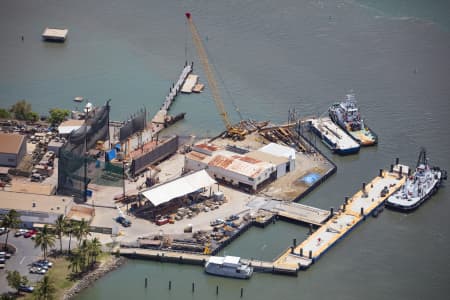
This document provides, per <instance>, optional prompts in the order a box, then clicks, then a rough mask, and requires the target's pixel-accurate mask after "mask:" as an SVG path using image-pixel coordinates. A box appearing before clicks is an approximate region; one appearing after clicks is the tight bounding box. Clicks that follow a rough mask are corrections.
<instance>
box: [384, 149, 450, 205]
mask: <svg viewBox="0 0 450 300" xmlns="http://www.w3.org/2000/svg"><path fill="white" fill-rule="evenodd" d="M446 179H447V172H446V171H445V170H441V169H440V168H439V167H432V166H430V164H429V162H428V158H427V155H426V150H425V149H424V148H422V149H421V151H420V154H419V159H418V161H417V166H416V170H415V172H414V173H413V174H412V175H409V176H408V178H407V180H406V181H405V184H404V185H403V186H402V187H401V188H400V189H399V190H398V191H397V192H395V193H394V194H393V195H392V196H390V197H389V198H388V199H387V200H386V206H387V207H389V208H393V209H397V210H401V211H411V210H414V209H416V208H417V207H419V206H420V205H421V204H422V203H424V202H425V201H426V200H428V199H429V198H430V197H431V196H432V195H433V194H434V193H436V192H437V190H438V189H439V187H440V185H441V182H442V180H446Z"/></svg>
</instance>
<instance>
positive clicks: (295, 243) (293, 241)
mask: <svg viewBox="0 0 450 300" xmlns="http://www.w3.org/2000/svg"><path fill="white" fill-rule="evenodd" d="M292 244H293V245H294V248H295V247H296V246H297V239H293V240H292Z"/></svg>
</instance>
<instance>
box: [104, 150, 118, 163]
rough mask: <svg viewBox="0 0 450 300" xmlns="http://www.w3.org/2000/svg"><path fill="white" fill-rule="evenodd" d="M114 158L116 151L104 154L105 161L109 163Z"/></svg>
mask: <svg viewBox="0 0 450 300" xmlns="http://www.w3.org/2000/svg"><path fill="white" fill-rule="evenodd" d="M114 158H116V149H111V150H109V151H107V152H106V153H105V160H106V161H111V160H113V159H114Z"/></svg>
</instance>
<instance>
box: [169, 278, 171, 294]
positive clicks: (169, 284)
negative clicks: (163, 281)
mask: <svg viewBox="0 0 450 300" xmlns="http://www.w3.org/2000/svg"><path fill="white" fill-rule="evenodd" d="M171 289H172V281H171V280H169V291H170V290H171Z"/></svg>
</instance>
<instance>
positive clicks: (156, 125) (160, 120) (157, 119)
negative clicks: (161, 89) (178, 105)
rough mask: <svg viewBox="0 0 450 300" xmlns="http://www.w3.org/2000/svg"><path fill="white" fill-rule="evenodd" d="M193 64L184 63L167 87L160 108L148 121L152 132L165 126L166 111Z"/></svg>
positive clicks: (156, 131)
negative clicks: (171, 83) (166, 93)
mask: <svg viewBox="0 0 450 300" xmlns="http://www.w3.org/2000/svg"><path fill="white" fill-rule="evenodd" d="M193 66H194V64H193V63H192V64H186V65H185V66H184V68H183V71H181V74H180V77H179V78H178V80H177V82H176V83H175V84H174V85H173V86H172V87H171V88H170V89H169V94H168V95H167V96H166V98H165V99H164V102H163V104H162V105H161V108H160V109H159V111H158V112H157V113H156V114H155V116H154V117H153V119H152V121H151V123H150V129H151V132H152V134H157V133H158V132H160V131H161V130H163V129H164V128H165V126H164V125H165V124H166V120H167V118H168V116H169V115H168V112H169V110H170V107H171V106H172V103H173V101H175V98H176V97H177V95H178V94H179V93H180V91H181V87H182V86H183V84H184V82H185V81H186V78H188V76H189V75H190V74H191V72H192V70H193ZM183 116H184V115H183Z"/></svg>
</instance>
